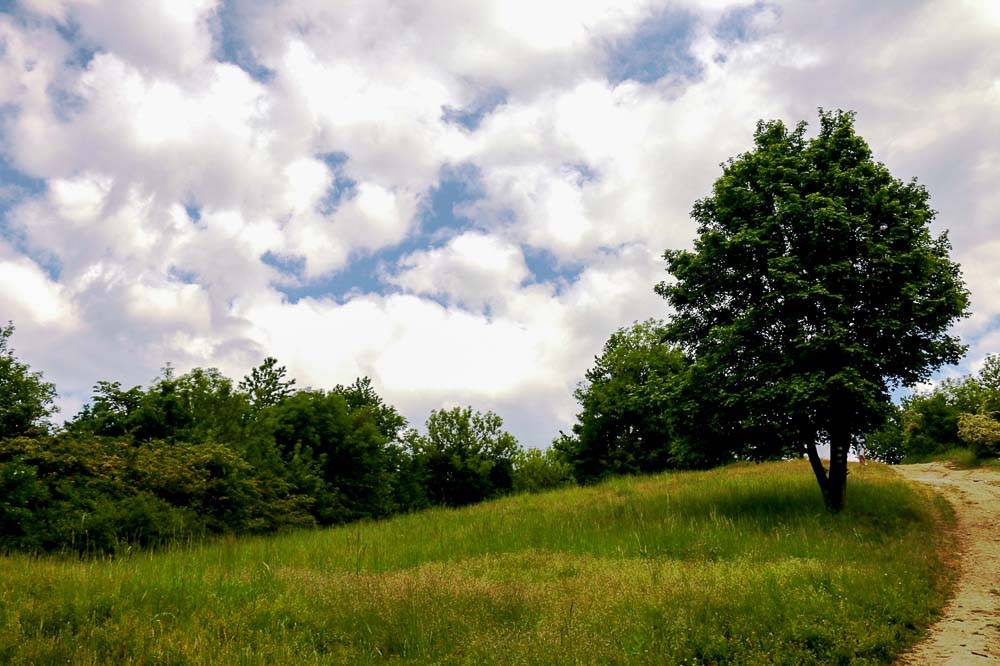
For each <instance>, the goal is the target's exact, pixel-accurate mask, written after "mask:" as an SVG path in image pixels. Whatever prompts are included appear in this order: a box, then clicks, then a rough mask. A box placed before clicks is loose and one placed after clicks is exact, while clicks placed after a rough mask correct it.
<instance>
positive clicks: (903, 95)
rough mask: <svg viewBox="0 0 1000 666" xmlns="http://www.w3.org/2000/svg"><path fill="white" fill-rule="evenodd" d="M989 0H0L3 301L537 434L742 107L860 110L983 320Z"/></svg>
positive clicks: (87, 349) (76, 374) (35, 331)
mask: <svg viewBox="0 0 1000 666" xmlns="http://www.w3.org/2000/svg"><path fill="white" fill-rule="evenodd" d="M998 44H1000V2H994V1H993V0H940V1H937V2H919V1H915V0H906V1H903V0H886V1H884V2H870V1H869V0H818V1H814V0H809V1H804V0H803V1H788V2H769V1H757V2H730V1H726V0H702V1H699V2H696V1H694V0H678V1H676V2H661V1H658V0H613V1H612V0H573V1H572V2H570V1H566V2H555V1H546V0H476V2H467V1H465V0H452V1H446V0H366V1H365V2H334V1H330V0H288V1H286V2H276V1H274V0H145V1H144V2H141V3H139V2H121V1H111V0H15V1H13V2H12V1H10V0H0V320H2V321H6V320H12V321H13V322H14V323H15V325H16V328H17V330H16V333H15V336H14V339H13V346H14V347H15V349H16V350H17V353H18V355H19V356H20V357H21V358H22V359H24V360H25V361H27V362H28V363H30V364H31V366H32V367H33V368H34V369H38V370H42V371H43V372H44V373H45V377H46V378H47V379H48V380H50V381H53V382H54V383H55V384H56V386H57V389H58V391H59V393H60V399H59V404H60V406H61V408H62V416H63V417H67V416H71V415H72V414H74V413H75V412H76V411H77V409H79V407H80V406H81V405H82V404H84V403H85V402H86V400H87V399H88V396H89V395H90V389H91V387H92V385H93V384H94V383H95V382H96V381H97V380H99V379H107V380H116V381H120V382H122V383H123V384H125V385H129V386H131V385H135V384H148V383H149V382H150V380H152V379H153V378H154V377H155V376H156V375H157V374H158V372H159V369H160V368H161V367H162V366H164V364H166V363H168V362H169V363H171V364H172V365H173V366H175V367H176V368H177V369H179V370H181V371H183V370H187V369H189V368H192V367H197V366H201V367H217V368H219V369H220V370H222V371H223V372H224V373H226V374H228V375H229V376H231V377H234V378H239V377H241V376H243V375H244V374H246V373H247V372H248V370H249V369H250V368H251V367H253V366H255V365H257V364H259V363H260V362H261V361H262V359H263V358H264V357H265V356H269V355H271V356H276V357H277V358H278V359H279V360H280V362H281V363H283V364H285V365H286V366H287V367H288V369H289V372H290V374H291V375H292V376H294V377H296V378H297V379H298V383H299V385H300V386H312V387H314V388H330V387H332V386H334V385H336V384H338V383H350V382H351V381H353V379H354V378H355V377H357V376H364V375H367V376H370V377H371V378H372V379H373V381H374V383H375V385H376V387H377V389H378V390H379V391H380V393H381V394H382V395H383V396H384V397H385V398H386V399H387V400H388V401H389V402H390V403H392V404H394V405H396V406H397V407H398V408H399V409H400V410H401V411H402V412H403V413H404V414H405V415H406V416H407V417H408V418H409V419H410V420H411V422H412V423H413V424H415V425H419V424H421V423H422V422H423V420H424V419H425V418H426V416H427V414H428V413H429V411H430V410H431V409H437V408H441V407H450V406H455V405H472V406H473V407H475V408H476V409H480V410H486V409H491V410H493V411H495V412H497V413H498V414H500V415H501V416H502V417H503V418H504V421H505V424H506V426H507V427H508V429H509V430H510V431H511V432H513V433H514V434H515V435H516V436H517V437H518V438H519V439H520V441H521V442H522V443H523V444H525V445H527V446H534V447H545V446H547V445H548V444H549V442H550V441H551V440H552V438H553V437H554V436H555V435H556V434H557V433H558V431H559V430H560V429H567V428H568V427H569V426H570V424H571V423H572V422H573V419H574V414H575V413H576V404H575V402H574V400H573V397H572V391H573V389H574V387H575V386H576V385H577V383H578V382H579V381H580V380H581V379H582V378H583V374H584V372H585V371H586V370H587V368H588V367H590V366H591V364H592V363H593V359H594V355H595V354H597V353H599V352H600V349H601V347H602V345H603V343H604V342H605V340H606V339H607V338H608V336H609V335H610V334H611V333H612V332H613V331H614V330H615V329H617V328H619V327H621V326H625V325H628V324H629V323H631V322H633V321H636V320H644V319H647V318H650V317H654V318H664V317H666V316H667V315H668V311H667V308H666V304H665V302H664V301H663V300H662V299H660V298H659V297H657V296H656V295H655V294H654V293H653V285H654V284H655V283H657V282H659V281H660V280H662V279H664V278H665V277H666V274H665V272H664V262H663V260H662V254H663V252H664V250H666V249H673V248H685V247H690V246H691V244H692V242H693V239H694V236H695V231H696V229H695V224H694V223H693V222H692V221H691V219H690V217H689V212H690V210H691V206H692V204H693V203H694V201H695V200H697V199H698V198H700V197H703V196H705V195H706V194H707V193H708V192H709V189H710V187H711V184H712V182H713V181H714V180H715V179H716V178H717V177H718V176H719V175H720V173H721V169H720V163H721V162H723V161H725V160H726V159H728V158H729V157H731V156H734V155H736V154H738V153H740V152H742V151H745V150H747V149H749V148H750V147H751V144H752V135H753V130H754V127H755V125H756V123H757V121H758V120H759V119H775V118H777V119H782V120H784V121H786V122H788V123H795V122H797V121H799V120H807V121H811V123H812V125H813V126H815V124H816V122H815V121H816V117H817V114H816V109H817V108H818V107H823V108H828V109H836V108H842V109H851V110H854V111H856V112H857V122H856V127H857V129H858V131H859V132H860V133H861V134H862V135H863V136H864V137H865V138H866V139H867V140H868V142H869V143H870V144H871V146H872V148H873V150H874V153H875V156H876V158H877V159H879V160H880V161H883V162H885V163H886V164H887V165H888V167H889V168H890V170H891V171H892V172H893V174H894V175H896V176H897V177H899V178H901V179H903V180H909V179H910V178H913V177H916V178H917V179H919V181H920V182H922V183H923V184H924V185H926V186H927V188H928V190H929V191H930V193H931V199H932V205H933V206H934V208H935V209H936V210H937V211H939V214H938V216H937V218H936V220H935V222H934V225H933V226H934V230H935V232H941V231H945V230H947V231H948V232H949V235H950V238H951V240H952V243H953V246H954V251H953V258H954V259H956V260H957V261H958V262H959V263H960V264H961V265H962V268H963V272H964V275H965V279H966V282H967V284H968V286H969V289H970V290H971V293H972V311H973V314H972V315H971V316H970V317H968V318H967V319H965V320H963V321H962V322H960V323H959V324H958V325H957V326H956V328H955V331H956V332H957V333H958V334H959V335H960V336H961V337H962V339H963V341H964V342H966V343H967V344H968V345H969V354H968V356H967V358H966V360H965V361H964V362H963V364H962V365H961V366H959V367H953V368H948V369H945V370H943V371H942V373H939V375H938V376H939V377H940V376H944V375H948V374H955V373H962V372H967V371H969V370H971V369H975V368H976V367H977V364H979V363H981V361H982V359H983V358H984V357H985V355H986V354H988V353H991V352H1000V261H998V257H1000V48H997V46H998Z"/></svg>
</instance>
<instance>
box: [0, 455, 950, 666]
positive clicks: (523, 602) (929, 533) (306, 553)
mask: <svg viewBox="0 0 1000 666" xmlns="http://www.w3.org/2000/svg"><path fill="white" fill-rule="evenodd" d="M952 520H953V517H952V516H951V513H950V510H949V507H948V505H947V504H946V503H945V502H944V501H943V500H939V499H934V498H932V497H930V496H929V495H926V494H924V493H922V492H920V491H917V490H914V489H912V488H911V487H910V486H908V485H906V484H905V483H903V482H902V481H900V480H899V479H898V477H896V475H895V474H894V473H893V472H892V471H891V470H890V469H889V468H886V467H882V466H879V465H869V466H867V467H865V468H852V475H851V483H850V486H849V489H848V509H847V511H845V512H844V513H843V514H842V515H839V516H836V517H831V516H830V515H828V514H827V513H826V512H825V511H824V510H823V508H822V504H821V501H820V498H819V492H818V490H817V488H816V487H815V480H814V479H813V477H812V475H811V473H810V471H809V468H808V465H805V464H803V463H798V462H793V463H777V464H767V465H746V466H732V467H728V468H725V469H721V470H715V471H710V472H699V473H678V474H666V475H661V476H653V477H638V478H624V479H616V480H613V481H611V482H608V483H604V484H602V485H599V486H595V487H590V488H572V489H568V490H563V491H556V492H551V493H547V494H542V495H533V496H529V495H521V496H515V497H510V498H506V499H503V500H500V501H495V502H491V503H487V504H482V505H479V506H474V507H470V508H467V509H461V510H443V509H442V510H432V511H427V512H424V513H420V514H414V515H410V516H402V517H398V518H395V519H392V520H388V521H385V522H379V523H368V524H359V525H350V526H346V527H341V528H337V529H331V530H321V531H305V532H296V533H293V534H287V535H282V536H276V537H270V538H247V539H232V540H227V541H217V542H213V543H209V544H203V545H193V546H176V547H174V548H172V549H170V550H168V551H161V552H158V553H148V552H143V553H135V554H133V555H131V556H127V557H120V558H118V559H114V560H106V559H105V560H82V561H81V560H76V559H69V558H65V559H63V558H53V557H40V558H32V557H28V556H9V557H2V558H0V662H2V663H7V662H13V663H50V662H62V663H67V662H70V663H101V664H103V663H109V662H116V663H117V662H130V661H131V662H140V663H164V664H181V663H197V664H209V663H212V664H217V663H268V664H285V663H289V664H291V663H296V664H297V663H312V662H332V663H340V662H346V663H357V662H366V661H371V660H378V659H380V658H396V659H403V660H412V661H415V662H421V663H426V662H459V663H580V662H583V663H615V662H619V663H620V662H639V663H643V662H653V663H702V662H709V663H714V662H725V663H776V662H777V663H816V662H819V663H838V662H840V663H848V662H852V661H854V662H858V663H865V662H872V663H881V662H886V661H891V659H892V657H893V656H894V655H895V654H897V653H898V652H899V651H900V650H901V649H903V648H904V647H905V646H907V645H908V644H910V643H912V642H913V641H914V640H916V638H917V637H918V634H919V632H920V630H921V628H922V627H924V626H926V624H927V623H928V622H929V621H930V620H931V619H932V616H933V613H934V612H935V610H936V609H938V608H939V607H940V606H941V605H942V603H943V599H944V596H945V594H946V592H947V588H948V585H949V576H948V575H947V574H946V573H945V571H946V567H944V566H943V565H942V563H941V561H940V559H939V553H938V552H937V551H936V550H935V548H939V549H941V550H942V551H946V550H947V548H948V547H949V542H948V537H947V533H948V532H947V530H946V529H945V530H944V531H943V532H941V531H940V530H941V529H942V528H943V527H946V526H947V525H948V524H949V523H950V522H951V521H952ZM942 534H943V535H944V536H942Z"/></svg>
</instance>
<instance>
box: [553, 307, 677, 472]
mask: <svg viewBox="0 0 1000 666" xmlns="http://www.w3.org/2000/svg"><path fill="white" fill-rule="evenodd" d="M665 334H666V329H665V326H664V324H663V323H662V322H658V321H655V320H649V321H645V322H641V323H636V324H633V325H632V326H630V327H627V328H622V329H619V330H618V331H615V333H613V334H612V335H611V337H610V338H609V339H608V341H607V342H606V343H605V345H604V349H603V351H602V352H601V354H600V356H598V357H596V358H595V360H594V366H593V367H592V368H590V369H589V370H588V371H587V373H586V379H585V381H584V382H583V383H581V385H580V386H579V387H578V388H577V389H576V391H575V393H574V396H575V397H576V400H577V402H578V403H579V404H580V413H579V414H577V423H576V424H574V425H573V432H572V435H565V434H564V435H563V436H562V437H560V438H558V439H557V440H556V442H555V443H554V447H555V448H556V449H557V450H559V451H561V452H562V454H563V455H564V456H565V458H566V459H567V460H568V461H569V463H570V464H571V465H572V467H573V473H574V475H575V476H576V478H577V479H579V480H580V481H584V482H591V481H594V480H597V479H600V478H602V477H604V476H607V475H609V474H635V473H640V472H655V471H660V470H663V469H666V468H668V467H678V466H683V463H684V462H687V461H686V460H684V458H685V455H684V454H685V448H684V447H683V445H682V444H681V443H680V442H679V441H678V440H679V438H678V435H677V433H676V428H675V424H676V421H677V418H678V413H677V409H676V405H677V403H678V396H679V392H680V391H681V384H682V379H683V375H684V372H685V370H686V368H687V360H686V359H685V358H684V355H683V354H682V353H681V352H680V351H679V350H677V349H675V348H673V347H670V346H668V345H666V344H664V336H665Z"/></svg>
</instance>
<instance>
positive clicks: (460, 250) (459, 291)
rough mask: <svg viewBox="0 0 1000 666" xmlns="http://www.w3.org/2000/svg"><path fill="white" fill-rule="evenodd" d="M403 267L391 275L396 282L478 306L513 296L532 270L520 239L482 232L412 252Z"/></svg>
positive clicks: (430, 293)
mask: <svg viewBox="0 0 1000 666" xmlns="http://www.w3.org/2000/svg"><path fill="white" fill-rule="evenodd" d="M399 269H400V270H399V273H397V274H395V275H392V276H390V277H389V281H390V282H391V283H392V284H396V285H399V286H401V287H403V288H404V289H406V290H408V291H412V292H415V293H417V294H428V295H431V296H447V297H448V298H449V299H450V300H453V301H454V302H455V303H457V304H461V305H465V306H468V307H471V308H475V309H479V308H481V307H483V306H484V305H487V304H489V303H496V302H497V301H498V300H499V299H501V298H503V297H505V296H508V295H509V294H511V293H512V292H513V291H515V290H517V289H518V287H519V286H520V285H521V283H522V282H524V280H526V279H527V278H528V276H529V271H528V267H527V265H526V264H525V262H524V256H523V255H522V253H521V249H520V248H519V247H518V246H517V245H515V244H513V243H510V242H508V241H504V240H502V239H500V238H497V237H495V236H490V235H487V234H483V233H479V232H467V233H464V234H461V235H459V236H456V237H454V238H452V239H451V240H450V241H448V243H447V244H446V245H444V246H443V247H439V248H434V249H430V250H421V251H418V252H413V253H412V254H409V255H407V256H406V257H404V258H403V259H401V260H400V262H399Z"/></svg>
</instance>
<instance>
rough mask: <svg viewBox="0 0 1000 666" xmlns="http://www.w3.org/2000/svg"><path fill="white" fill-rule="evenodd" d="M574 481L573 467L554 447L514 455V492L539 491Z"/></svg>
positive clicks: (519, 452) (529, 450)
mask: <svg viewBox="0 0 1000 666" xmlns="http://www.w3.org/2000/svg"><path fill="white" fill-rule="evenodd" d="M571 483H573V468H572V467H570V464H569V463H568V462H566V461H565V460H564V459H563V457H562V455H561V454H560V453H559V451H557V450H556V449H554V448H550V449H546V450H545V451H541V450H539V449H528V450H527V451H523V450H522V451H518V452H517V453H516V454H515V455H514V485H513V488H514V492H518V493H521V492H529V493H537V492H540V491H543V490H551V489H553V488H561V487H562V486H566V485H569V484H571Z"/></svg>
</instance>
